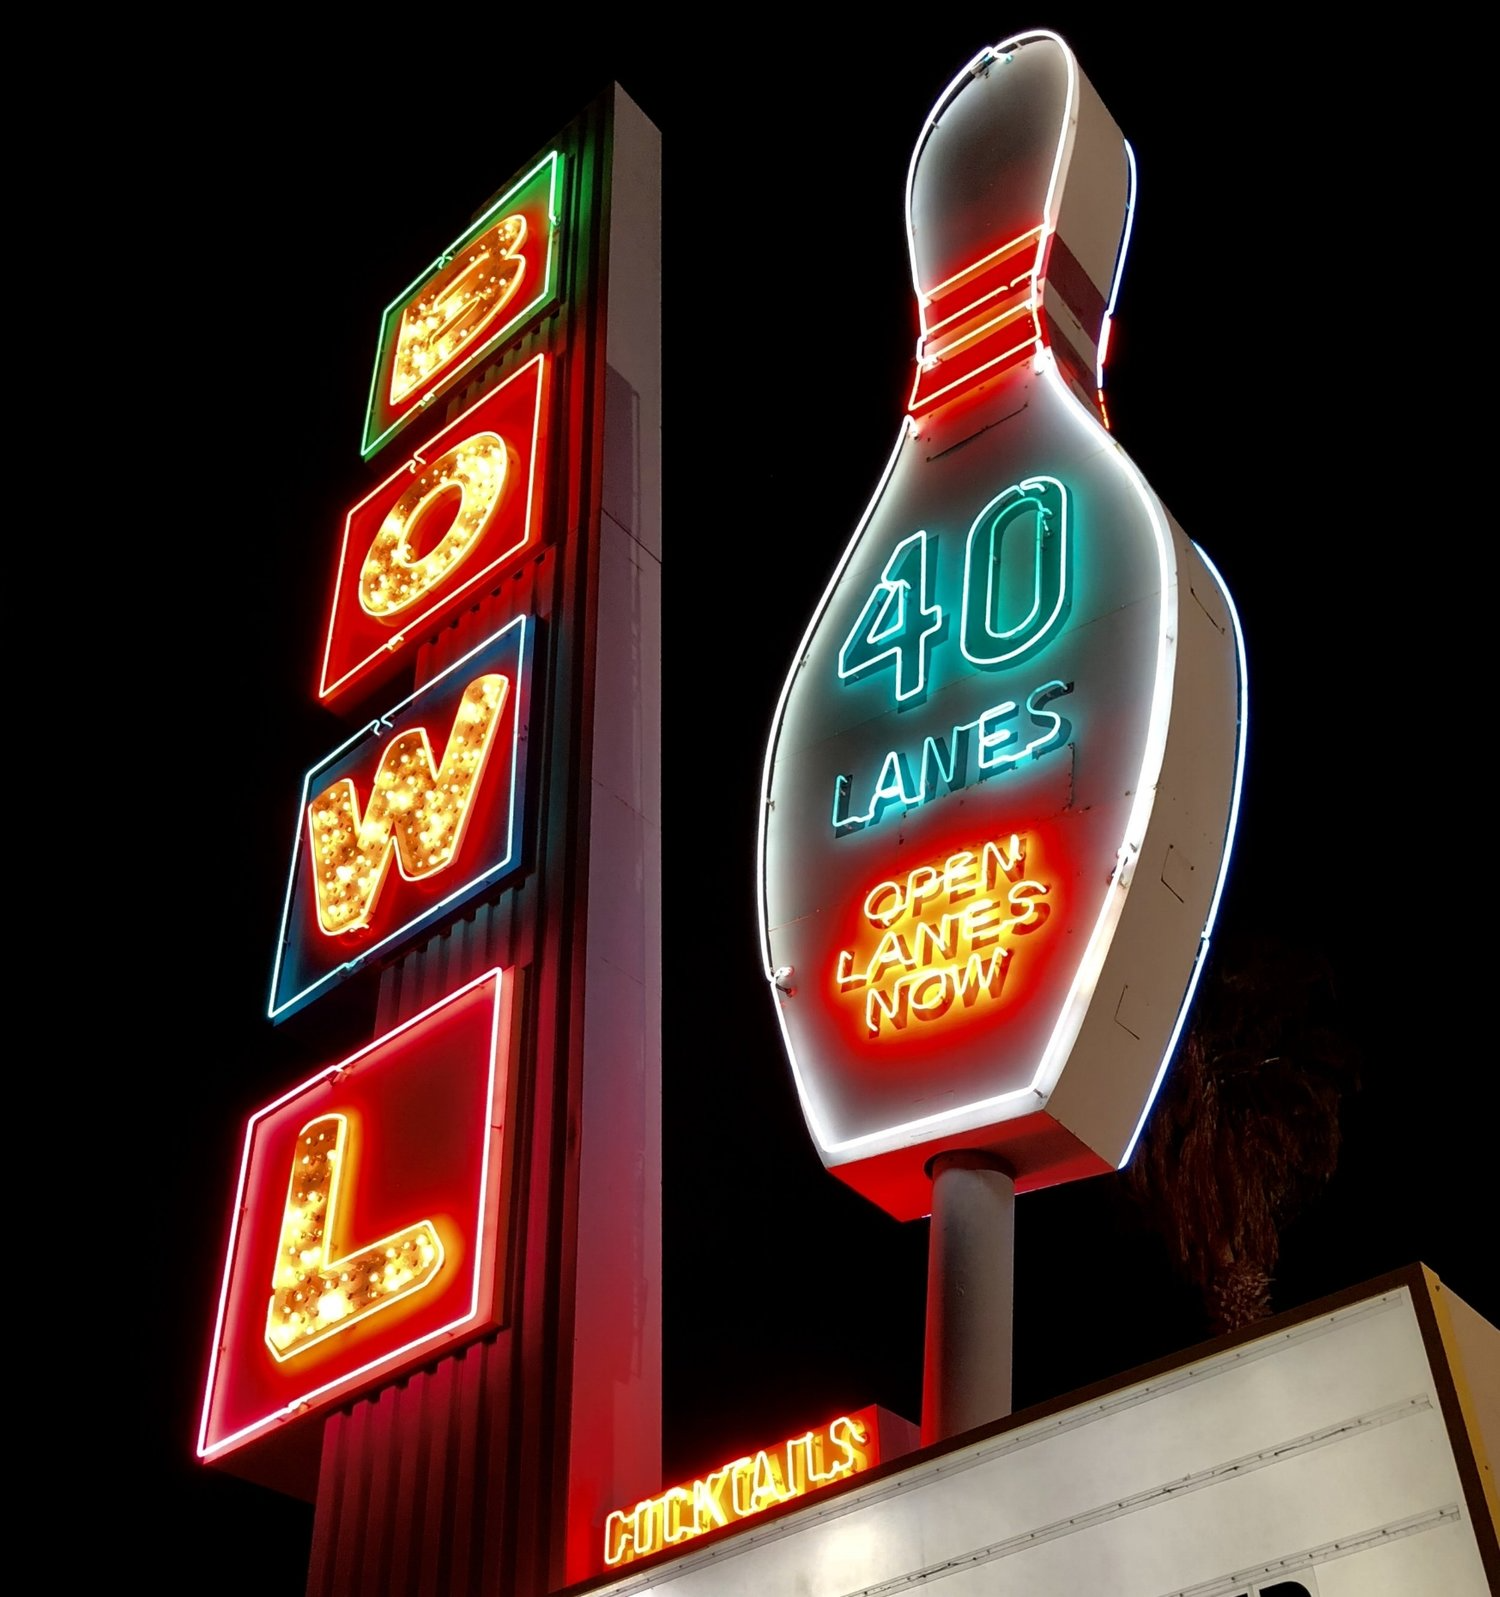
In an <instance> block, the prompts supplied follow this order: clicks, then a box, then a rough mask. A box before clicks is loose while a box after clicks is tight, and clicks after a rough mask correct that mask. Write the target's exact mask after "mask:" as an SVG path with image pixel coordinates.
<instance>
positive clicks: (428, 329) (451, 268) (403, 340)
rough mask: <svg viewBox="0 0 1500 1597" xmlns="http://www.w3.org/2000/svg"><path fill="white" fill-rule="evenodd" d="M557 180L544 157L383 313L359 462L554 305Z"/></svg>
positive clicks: (552, 156)
mask: <svg viewBox="0 0 1500 1597" xmlns="http://www.w3.org/2000/svg"><path fill="white" fill-rule="evenodd" d="M562 179H563V161H562V154H561V152H560V151H557V150H553V151H550V152H549V153H548V154H547V155H544V156H543V157H542V158H541V160H539V161H538V162H537V163H536V164H535V165H534V166H533V167H531V169H530V170H529V171H527V172H526V173H524V174H523V175H522V176H521V177H519V178H518V179H517V180H516V181H515V182H514V183H513V184H511V186H510V187H509V188H508V189H507V190H506V191H505V193H503V194H502V195H501V196H500V197H499V199H497V200H496V201H495V203H494V204H493V205H492V206H490V207H489V209H488V210H486V211H485V213H484V215H483V216H481V217H480V218H479V219H478V220H477V221H476V222H475V223H474V224H473V225H472V226H471V227H469V228H467V229H466V230H465V231H464V232H463V233H462V234H461V235H460V236H459V237H458V238H457V239H455V240H454V242H453V243H452V244H450V245H449V246H448V248H447V249H446V250H444V251H443V253H442V254H441V255H440V256H439V257H438V258H437V260H435V261H434V262H432V264H431V265H430V266H428V267H427V268H425V270H423V271H422V272H420V273H419V274H418V275H417V277H416V278H414V279H413V281H412V282H410V283H409V284H407V286H406V287H405V288H404V289H402V291H401V292H400V293H399V294H398V295H397V296H396V297H395V299H393V300H392V301H391V303H390V304H389V305H387V306H386V308H385V311H384V313H383V314H382V316H381V322H380V336H379V341H378V347H377V350H376V356H375V368H374V371H373V372H372V373H371V376H370V398H369V403H368V405H367V406H366V409H365V423H364V432H363V436H362V438H361V440H360V454H361V456H362V457H363V458H364V459H366V460H368V459H369V458H370V456H371V455H373V454H374V453H375V452H376V451H377V450H378V449H380V448H381V447H382V446H383V445H384V444H385V443H387V442H388V441H389V440H390V438H391V437H392V436H393V435H394V434H395V433H396V432H398V431H399V430H400V429H401V428H402V427H405V426H407V425H408V424H409V423H410V422H412V421H413V420H415V419H416V418H417V417H419V416H421V415H422V414H423V412H424V411H425V410H426V408H427V407H428V406H429V405H430V404H432V402H433V401H434V400H436V399H437V398H438V397H439V396H440V395H442V394H444V393H446V392H448V391H449V390H450V389H451V388H452V387H453V386H454V385H455V384H456V383H457V382H458V381H459V380H460V379H461V378H462V377H463V375H464V374H465V373H466V372H469V371H471V370H472V369H473V368H474V366H475V365H476V364H477V363H478V362H479V361H480V360H481V359H483V358H484V357H485V356H487V355H488V354H490V353H491V352H492V351H494V350H495V349H496V347H497V346H498V345H499V344H500V343H501V341H502V340H504V339H505V338H507V337H510V336H512V335H513V334H515V333H517V332H519V331H520V329H521V327H522V325H523V324H524V323H525V322H527V321H528V320H530V319H531V318H532V317H534V316H536V315H538V314H539V313H540V312H541V311H542V310H544V309H545V308H546V306H547V305H548V304H549V303H550V302H551V300H552V298H553V295H554V293H555V291H556V286H557V247H558V235H559V228H560V225H561V220H562Z"/></svg>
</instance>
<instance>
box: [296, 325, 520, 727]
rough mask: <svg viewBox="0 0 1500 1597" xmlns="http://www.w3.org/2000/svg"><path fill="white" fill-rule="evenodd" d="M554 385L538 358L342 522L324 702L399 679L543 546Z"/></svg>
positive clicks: (322, 678)
mask: <svg viewBox="0 0 1500 1597" xmlns="http://www.w3.org/2000/svg"><path fill="white" fill-rule="evenodd" d="M549 382H550V367H549V363H548V357H547V356H545V355H536V356H533V357H532V359H530V360H529V361H527V362H526V363H525V364H524V365H523V366H520V367H518V368H517V369H516V370H515V371H514V372H512V373H511V374H510V376H508V377H507V378H505V380H504V381H503V382H500V383H496V384H494V385H493V386H491V387H489V388H487V389H486V391H485V392H484V393H483V394H482V395H481V396H480V398H479V399H477V400H476V401H475V402H474V403H473V404H472V405H470V406H469V407H468V409H467V410H465V411H464V412H463V413H462V414H461V415H459V416H457V417H455V418H454V420H453V421H452V422H450V423H449V424H448V426H446V427H444V428H443V429H442V431H441V432H439V433H437V434H436V435H435V436H434V437H433V438H432V439H431V440H429V442H428V443H427V444H426V445H425V446H424V447H423V450H422V451H421V452H420V453H418V454H415V455H413V456H411V457H410V458H409V459H408V460H406V461H404V462H403V463H402V464H401V465H399V466H397V467H396V469H395V470H394V471H392V472H391V473H390V474H389V475H388V476H387V477H386V478H385V479H384V480H383V481H382V482H381V483H380V485H379V486H378V487H377V488H375V489H373V490H372V491H371V492H370V493H368V494H366V495H365V496H364V497H363V498H362V499H360V500H359V501H358V502H357V503H356V504H355V505H353V506H352V507H351V508H350V509H349V511H348V512H347V513H346V515H345V517H344V532H343V540H342V543H341V544H340V548H339V563H338V572H337V576H336V578H335V580H334V586H333V598H332V603H331V604H330V606H329V615H328V635H327V641H326V642H325V644H324V647H323V663H322V668H321V671H320V675H319V680H318V697H319V698H320V699H332V698H334V697H336V696H338V695H340V694H346V693H349V692H351V691H352V690H354V689H355V688H356V687H357V686H360V685H365V686H368V685H369V684H370V683H371V682H373V681H374V680H375V679H376V678H377V677H378V676H380V675H381V674H382V673H384V672H388V671H389V670H391V669H393V668H394V666H395V665H396V663H397V661H396V659H395V655H396V651H398V650H399V649H401V648H402V646H403V645H404V644H406V643H407V642H408V641H414V640H415V639H416V638H419V637H421V636H422V635H423V634H424V632H426V631H427V630H429V629H432V628H435V627H436V626H437V625H438V624H439V623H440V622H441V621H442V620H443V619H445V618H446V617H448V616H450V615H451V614H452V613H453V612H454V611H456V610H457V609H458V608H459V607H460V606H461V605H462V604H464V603H465V602H466V601H472V599H473V598H474V597H475V596H476V595H477V593H478V592H479V591H481V588H482V584H484V583H486V582H489V583H492V584H493V583H494V582H496V581H497V580H498V579H499V578H500V577H501V575H502V574H503V573H504V572H505V570H506V569H507V567H510V566H514V565H517V564H519V561H520V559H521V558H522V557H523V556H524V555H525V554H526V553H527V551H529V550H531V549H533V548H535V547H536V545H537V544H538V543H539V542H540V541H541V538H542V535H543V532H544V530H545V521H546V515H545V512H546V502H547V501H546V486H547V484H546V449H545V435H546V427H545V421H546V415H547V400H548V393H549ZM445 518H446V519H445Z"/></svg>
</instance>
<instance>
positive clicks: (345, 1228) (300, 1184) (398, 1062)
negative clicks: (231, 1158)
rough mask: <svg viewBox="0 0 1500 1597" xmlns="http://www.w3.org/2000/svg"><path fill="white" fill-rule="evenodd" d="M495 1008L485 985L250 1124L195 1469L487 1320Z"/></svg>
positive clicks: (498, 1174)
mask: <svg viewBox="0 0 1500 1597" xmlns="http://www.w3.org/2000/svg"><path fill="white" fill-rule="evenodd" d="M512 997H513V994H512V976H511V974H510V973H509V972H506V971H501V970H491V971H488V972H486V973H485V974H484V975H483V976H481V977H479V978H477V979H476V980H475V981H472V982H470V983H469V984H468V985H467V986H465V987H462V988H460V989H459V990H458V991H457V992H455V993H452V994H450V995H449V996H448V997H447V998H444V999H443V1000H441V1002H439V1003H437V1004H434V1005H433V1006H432V1007H431V1008H430V1009H427V1010H425V1011H424V1012H423V1013H422V1014H420V1015H417V1016H416V1017H415V1018H413V1019H411V1020H409V1021H407V1022H406V1023H405V1024H404V1025H401V1026H398V1027H396V1028H395V1029H394V1030H393V1031H390V1032H388V1033H386V1035H385V1036H383V1037H381V1038H379V1039H377V1040H376V1041H374V1042H372V1043H370V1044H368V1045H367V1046H366V1047H364V1048H361V1049H360V1050H359V1051H358V1052H357V1053H355V1054H352V1055H350V1056H349V1057H348V1058H347V1059H344V1060H341V1061H340V1062H339V1063H338V1064H335V1065H330V1066H328V1067H327V1068H326V1069H325V1070H322V1071H319V1072H318V1074H317V1075H315V1076H313V1077H311V1078H310V1079H308V1080H307V1081H304V1082H302V1083H301V1084H300V1085H299V1086H296V1087H293V1088H292V1089H291V1090H290V1091H288V1092H286V1093H283V1094H282V1096H281V1097H280V1098H278V1099H277V1100H276V1101H275V1102H274V1103H271V1104H267V1105H266V1107H265V1108H263V1109H260V1110H257V1111H256V1113H255V1114H254V1115H252V1116H251V1117H250V1123H249V1125H248V1127H247V1128H246V1131H245V1141H244V1150H243V1153H242V1155H241V1158H240V1169H239V1182H238V1187H237V1190H236V1195H235V1207H234V1216H235V1218H234V1223H233V1226H232V1229H231V1233H230V1237H229V1247H228V1253H227V1257H226V1259H225V1264H224V1277H223V1286H222V1289H221V1292H220V1298H219V1312H218V1320H217V1323H216V1326H215V1334H214V1352H213V1355H212V1358H211V1361H210V1365H209V1373H208V1384H207V1391H206V1393H205V1396H204V1407H203V1418H202V1424H201V1426H200V1429H199V1434H198V1453H199V1456H200V1457H202V1458H206V1459H207V1458H216V1457H220V1456H222V1455H224V1454H226V1453H229V1452H232V1451H234V1450H235V1449H237V1448H240V1447H243V1446H245V1445H246V1444H248V1443H250V1442H253V1441H255V1440H257V1439H258V1438H260V1437H262V1436H264V1435H265V1434H266V1433H267V1432H268V1431H270V1430H271V1429H273V1428H274V1427H276V1426H277V1425H279V1424H281V1423H282V1422H284V1421H285V1420H287V1419H289V1418H291V1417H293V1416H295V1415H301V1414H305V1413H308V1412H313V1411H317V1410H320V1409H324V1408H326V1407H328V1405H330V1404H332V1403H336V1402H342V1401H345V1400H347V1399H348V1398H349V1397H351V1396H352V1395H354V1394H355V1393H356V1392H358V1391H360V1390H363V1389H364V1388H365V1387H367V1386H369V1385H371V1384H372V1383H374V1382H376V1381H379V1380H388V1379H389V1378H390V1377H392V1376H393V1375H396V1374H398V1373H400V1371H401V1370H403V1369H405V1368H407V1367H409V1366H410V1365H411V1364H413V1363H415V1362H417V1361H419V1360H422V1359H430V1358H432V1357H433V1356H434V1355H435V1354H436V1353H437V1352H438V1351H440V1350H442V1349H443V1348H445V1347H447V1346H448V1345H449V1344H451V1343H452V1341H453V1340H454V1339H455V1338H457V1337H463V1336H468V1335H472V1334H475V1333H477V1332H479V1331H482V1330H485V1329H488V1328H490V1327H492V1326H493V1325H495V1324H497V1323H498V1309H497V1305H496V1281H497V1280H498V1279H499V1278H500V1277H499V1273H498V1272H499V1271H500V1270H501V1266H502V1262H503V1247H502V1245H501V1244H502V1242H503V1237H504V1233H505V1227H504V1226H503V1225H502V1224H501V1223H500V1215H501V1206H502V1194H503V1191H504V1188H505V1167H506V1162H507V1161H506V1158H505V1149H506V1137H505V1103H506V1090H507V1081H508V1074H509V1060H510V1052H511V1029H512V1027H511V1009H512Z"/></svg>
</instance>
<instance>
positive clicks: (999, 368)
mask: <svg viewBox="0 0 1500 1597" xmlns="http://www.w3.org/2000/svg"><path fill="white" fill-rule="evenodd" d="M918 311H919V316H920V327H921V332H920V335H919V337H918V341H917V360H916V371H915V373H914V375H913V378H912V387H911V395H910V398H909V400H908V403H907V409H908V410H909V411H910V413H911V415H912V416H913V418H914V419H916V420H917V421H918V422H919V423H920V422H921V421H922V420H923V419H924V418H925V417H927V416H929V415H930V414H932V413H933V412H935V411H937V410H940V409H945V408H948V407H960V406H961V407H962V408H964V409H965V410H972V409H974V408H975V407H976V406H978V407H980V408H983V407H984V406H985V405H986V404H987V402H989V401H991V400H993V401H995V402H996V403H999V404H1003V403H1004V401H1005V399H1006V391H1007V390H1009V389H1011V388H1014V387H1016V386H1018V385H1019V384H1020V383H1024V382H1025V381H1027V380H1029V377H1030V374H1031V370H1032V366H1033V362H1034V358H1035V357H1036V356H1037V354H1038V353H1039V352H1040V351H1041V350H1042V349H1043V348H1046V349H1050V350H1051V352H1052V355H1053V357H1054V358H1055V359H1056V361H1057V366H1058V370H1059V372H1061V374H1062V375H1063V377H1064V378H1065V379H1066V380H1067V381H1068V383H1069V384H1070V386H1071V387H1072V388H1073V389H1074V390H1075V391H1076V392H1077V394H1078V395H1079V397H1080V398H1081V399H1083V400H1084V401H1085V403H1087V404H1088V405H1089V406H1090V407H1091V408H1093V409H1094V411H1095V413H1096V414H1099V415H1101V419H1102V408H1101V407H1102V401H1101V399H1100V397H1099V389H1100V384H1101V374H1102V365H1103V362H1102V359H1101V358H1100V355H1099V346H1098V343H1097V342H1095V340H1094V339H1091V338H1090V337H1089V336H1088V334H1087V332H1086V331H1085V329H1087V328H1100V329H1102V328H1103V327H1104V326H1105V325H1106V315H1105V305H1104V299H1103V296H1102V295H1101V294H1100V293H1099V291H1098V289H1097V288H1096V287H1095V286H1094V284H1093V282H1092V281H1091V280H1090V278H1089V275H1088V273H1087V272H1085V271H1084V270H1083V268H1082V267H1081V266H1080V265H1079V264H1078V261H1077V260H1076V258H1075V257H1074V255H1073V253H1072V251H1071V250H1070V249H1069V248H1068V246H1067V244H1066V243H1065V242H1064V241H1063V239H1062V238H1061V237H1060V236H1059V235H1058V234H1056V233H1054V232H1049V231H1047V230H1045V229H1044V228H1042V227H1041V226H1038V227H1035V228H1033V229H1031V231H1030V232H1028V233H1024V234H1022V235H1021V236H1020V237H1019V238H1015V239H1011V240H1010V241H1008V242H1007V243H1005V244H1002V245H1000V246H999V247H998V248H996V249H994V250H992V251H990V252H989V253H988V254H986V255H983V256H981V257H980V258H979V259H978V260H976V261H975V262H974V263H973V264H972V265H970V266H968V267H966V268H965V269H964V270H962V271H960V272H957V273H955V274H954V275H953V276H952V277H950V278H948V279H947V280H946V281H944V282H942V283H938V284H936V285H935V286H934V287H933V288H931V289H930V290H928V291H927V292H926V293H925V294H923V295H921V296H920V297H919V300H918Z"/></svg>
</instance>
